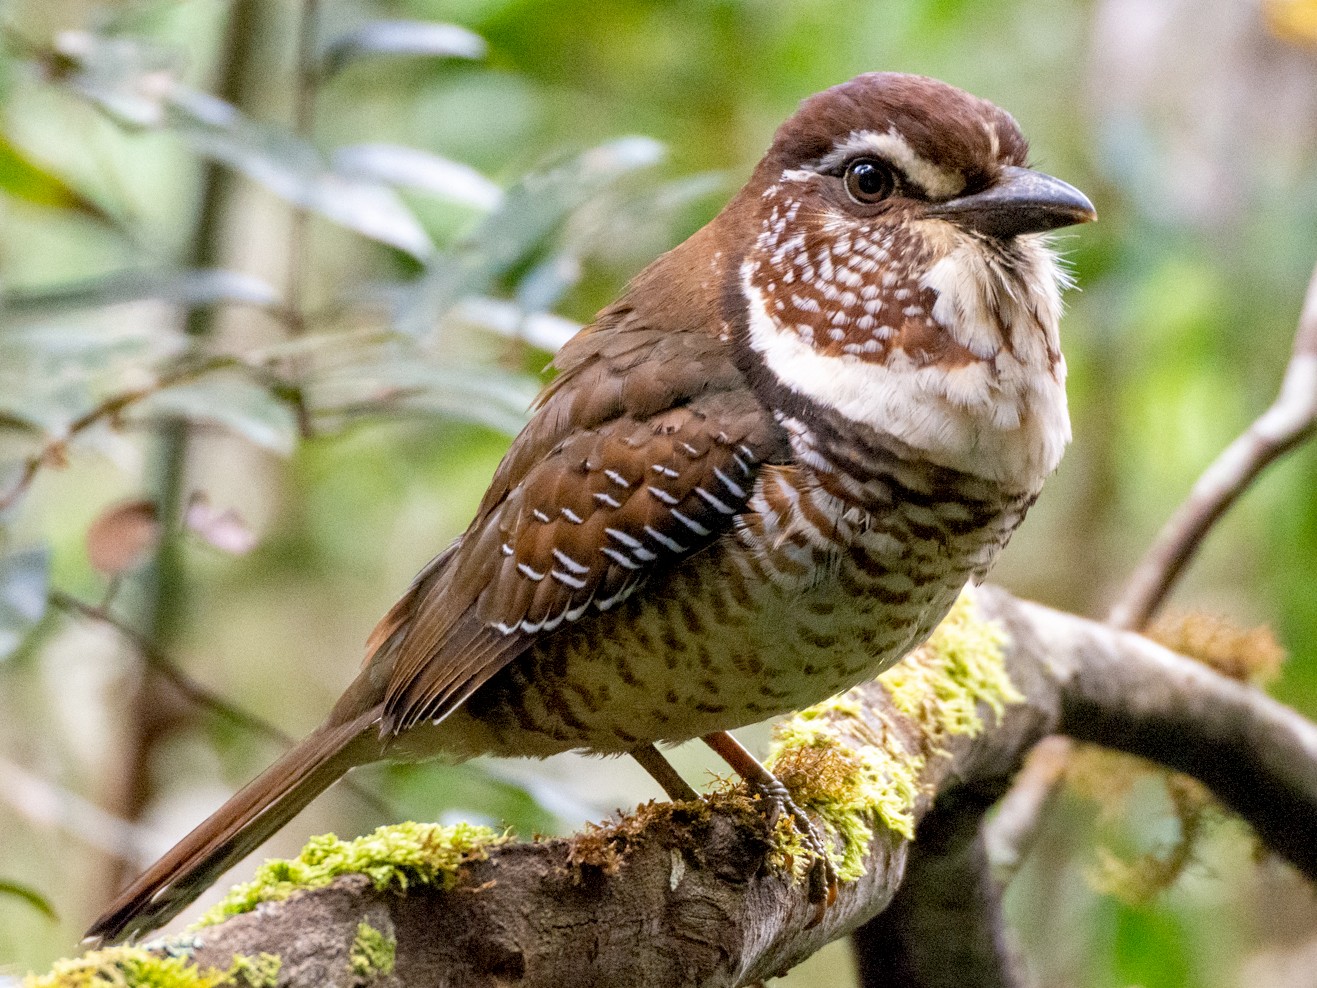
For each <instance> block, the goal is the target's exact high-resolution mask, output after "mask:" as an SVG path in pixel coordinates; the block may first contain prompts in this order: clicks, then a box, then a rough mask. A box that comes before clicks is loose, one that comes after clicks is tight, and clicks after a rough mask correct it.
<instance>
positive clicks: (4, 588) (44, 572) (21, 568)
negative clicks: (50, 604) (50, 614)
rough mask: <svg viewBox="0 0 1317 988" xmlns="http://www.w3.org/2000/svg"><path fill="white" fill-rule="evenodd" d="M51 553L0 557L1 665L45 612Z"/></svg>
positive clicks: (35, 551)
mask: <svg viewBox="0 0 1317 988" xmlns="http://www.w3.org/2000/svg"><path fill="white" fill-rule="evenodd" d="M49 587H50V550H49V549H47V548H45V547H44V546H43V547H39V548H36V549H23V550H20V551H19V552H13V553H10V554H9V555H7V556H0V662H3V661H4V660H5V659H8V658H10V657H11V656H13V654H14V653H15V652H17V651H18V650H19V648H20V647H22V644H23V642H24V641H26V640H27V636H28V633H29V632H31V630H32V629H33V628H34V627H36V624H37V622H38V621H40V620H41V618H42V617H43V616H44V615H45V613H46V602H47V593H48V591H49Z"/></svg>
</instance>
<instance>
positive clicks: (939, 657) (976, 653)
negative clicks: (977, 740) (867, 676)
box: [879, 590, 1023, 736]
mask: <svg viewBox="0 0 1317 988" xmlns="http://www.w3.org/2000/svg"><path fill="white" fill-rule="evenodd" d="M1005 644H1006V632H1005V631H1004V630H1003V629H1002V627H1001V625H999V624H997V623H996V622H994V621H986V620H984V619H983V618H982V617H980V616H979V613H978V608H977V607H976V606H975V604H974V595H973V593H972V592H971V591H969V590H966V591H965V592H964V593H963V594H961V595H960V599H959V600H957V601H956V603H955V606H953V607H952V608H951V613H949V614H948V615H947V616H946V618H945V620H943V622H942V623H941V624H940V625H938V627H937V630H936V631H934V632H933V634H932V635H931V636H930V637H929V639H928V641H927V642H926V643H925V644H924V645H923V646H922V647H921V648H918V649H915V651H914V652H912V653H910V655H908V656H907V657H906V658H905V659H904V660H902V661H901V662H899V663H897V664H896V665H895V666H893V667H892V668H891V669H889V670H887V672H885V673H883V674H882V676H880V677H879V680H880V682H882V684H883V685H884V686H885V687H886V688H887V692H888V693H889V694H891V697H892V703H893V704H894V705H895V706H896V709H898V710H900V711H901V712H902V713H903V714H905V715H906V716H907V717H912V718H914V719H915V720H916V721H918V722H919V723H920V725H921V726H922V727H923V728H925V729H926V730H927V731H929V732H930V733H931V734H932V735H934V736H942V735H949V734H968V735H970V736H973V735H975V734H977V733H978V732H979V731H981V730H983V719H982V718H981V717H980V716H979V705H980V704H986V705H987V706H988V707H989V709H991V710H992V712H993V713H994V714H995V715H997V716H998V717H1000V716H1001V714H1002V712H1003V711H1005V709H1006V706H1007V704H1010V703H1019V702H1020V700H1022V699H1023V697H1022V696H1021V695H1020V691H1019V690H1017V689H1016V688H1015V685H1014V684H1013V683H1012V682H1011V680H1010V677H1009V676H1008V675H1007V674H1006V655H1005V653H1004V652H1003V651H1002V647H1003V646H1004V645H1005Z"/></svg>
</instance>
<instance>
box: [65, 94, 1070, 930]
mask: <svg viewBox="0 0 1317 988" xmlns="http://www.w3.org/2000/svg"><path fill="white" fill-rule="evenodd" d="M1026 162H1027V145H1026V143H1025V140H1024V138H1023V137H1022V136H1021V134H1020V131H1019V129H1018V127H1017V126H1016V124H1015V121H1014V120H1013V119H1012V118H1011V117H1010V115H1009V114H1007V113H1005V112H1004V111H1002V110H1000V109H998V108H997V107H995V106H993V105H992V104H990V103H987V102H985V101H983V100H981V99H978V98H976V97H974V96H971V95H969V94H967V93H964V92H962V91H960V90H958V89H955V88H953V87H951V86H948V85H946V84H944V83H941V82H937V81H935V80H933V79H927V78H922V77H918V76H909V75H896V74H885V73H882V74H880V73H873V74H867V75H862V76H859V77H858V78H855V79H852V80H851V81H850V82H847V83H844V84H842V85H840V86H836V87H834V88H832V89H829V90H827V91H826V92H823V93H820V94H818V95H816V96H813V97H811V98H810V99H808V100H806V101H805V102H804V103H803V104H802V106H801V107H800V110H799V111H798V112H797V113H796V114H795V115H794V116H792V117H791V118H790V119H789V120H787V122H786V123H785V124H783V125H782V127H781V128H780V129H779V130H778V132H777V135H776V136H775V138H774V140H773V144H772V146H771V147H770V148H769V150H768V153H767V154H766V155H765V156H764V158H763V160H762V161H761V162H760V163H759V165H758V166H757V167H756V168H755V171H754V174H753V175H751V177H750V180H749V182H748V183H747V184H746V186H745V187H744V188H743V189H742V190H741V191H740V192H739V193H738V194H737V195H736V197H735V198H734V199H732V201H731V202H730V203H729V204H728V205H727V207H726V208H725V209H724V210H723V211H722V213H720V214H719V215H718V216H717V217H716V218H715V219H714V220H713V221H712V222H711V223H709V224H708V225H707V226H706V227H704V228H703V229H702V230H700V231H699V232H698V233H696V234H695V235H694V236H692V237H691V238H690V239H689V240H687V241H686V242H685V243H683V244H681V245H680V246H679V247H677V248H675V249H674V250H672V251H670V252H669V253H667V254H665V255H664V256H662V257H660V258H659V259H658V260H657V261H655V262H654V263H653V264H651V265H650V266H649V267H648V268H646V269H645V270H644V271H643V272H641V274H640V275H639V276H637V277H636V279H635V280H634V281H633V282H632V283H631V285H630V286H629V287H628V288H627V290H626V292H625V293H624V294H623V296H622V297H621V298H620V299H619V300H618V301H617V302H615V303H614V304H613V305H611V306H609V307H608V308H606V309H604V310H603V311H602V312H601V313H600V314H599V316H598V318H597V319H596V320H595V322H594V323H593V324H592V325H590V326H588V327H587V328H585V329H583V330H582V331H581V332H580V333H578V334H577V335H576V336H575V337H574V338H573V339H572V340H571V341H570V342H569V343H568V344H567V345H566V346H565V347H564V348H563V350H562V352H561V353H559V354H558V356H557V359H556V360H555V362H554V363H555V366H556V367H557V370H558V376H557V377H556V378H555V379H554V380H553V381H552V382H551V383H550V384H549V385H548V387H546V388H545V390H544V392H543V393H542V394H541V396H540V398H539V400H538V402H537V406H536V412H535V415H534V417H533V418H532V419H531V421H530V423H529V424H528V425H527V426H526V428H525V429H524V430H523V431H522V433H521V435H520V436H518V437H517V439H516V441H515V442H514V443H513V444H512V448H511V450H510V451H509V452H508V454H507V456H506V457H505V458H504V460H503V462H502V464H501V465H500V466H499V468H498V471H497V473H495V475H494V479H493V482H492V483H491V484H490V487H489V490H488V492H487V493H486V494H485V497H484V500H483V501H482V502H481V504H480V508H479V510H478V511H477V512H476V516H475V519H474V520H473V521H472V522H471V525H470V527H469V528H467V530H466V532H465V533H464V534H463V535H462V536H461V537H460V538H458V539H457V540H456V541H455V542H454V543H453V544H452V545H450V546H449V547H448V548H447V549H446V550H444V551H443V552H442V553H440V554H439V555H438V556H437V557H435V559H434V560H433V561H431V562H430V563H429V565H427V566H426V567H425V568H424V569H423V570H422V571H421V573H420V575H419V576H417V578H416V580H415V582H414V583H413V584H412V586H411V588H410V589H409V590H408V591H407V593H406V594H405V595H404V596H403V598H402V599H401V600H400V601H399V602H398V603H397V604H396V605H395V606H394V607H393V609H392V610H391V611H390V612H389V613H388V614H387V615H386V616H385V617H384V619H383V620H382V621H381V622H380V624H379V626H378V627H377V628H376V629H375V631H374V633H373V634H372V635H371V638H370V641H369V643H368V646H367V653H366V661H365V664H364V666H363V668H362V670H361V673H360V674H359V675H358V676H357V678H356V679H355V680H354V681H353V683H352V684H351V685H350V686H349V687H348V689H347V692H345V693H344V694H343V697H342V698H341V699H340V700H339V701H338V703H337V705H336V706H335V707H334V709H333V710H332V711H331V712H330V714H329V717H328V719H326V721H325V722H324V724H323V725H322V726H321V727H320V728H318V729H317V730H316V731H315V732H314V733H313V734H311V736H310V737H308V738H307V739H306V740H304V741H303V742H301V744H299V745H298V746H297V747H296V748H294V749H293V750H292V751H290V752H289V753H288V754H286V755H285V756H284V757H283V758H281V759H280V760H279V761H278V762H277V763H275V764H274V765H273V766H272V767H271V768H270V769H268V770H267V771H266V772H265V773H264V774H263V775H261V776H260V777H259V778H257V779H256V780H255V781H254V782H252V783H250V784H249V785H248V786H247V787H246V788H245V789H243V790H242V791H241V792H239V793H238V794H237V795H235V796H234V797H233V798H232V799H230V800H229V801H228V802H227V803H225V804H224V806H222V807H221V808H220V809H219V810H218V811H217V812H216V813H215V814H214V815H213V816H211V817H210V818H209V819H208V820H206V821H205V822H204V823H202V824H201V825H200V826H199V827H198V828H197V829H196V830H194V831H193V832H192V833H191V834H189V835H188V836H187V837H185V838H184V839H183V840H182V841H181V842H180V843H179V844H178V845H177V846H176V847H175V848H174V849H173V850H171V851H170V852H169V853H168V854H166V855H165V856H164V858H162V859H161V860H160V861H159V862H157V863H156V864H155V865H153V866H152V867H151V868H150V869H149V870H148V871H147V872H146V874H144V875H143V876H142V877H141V878H139V879H138V880H137V881H136V882H135V883H134V884H133V885H132V886H131V887H130V888H129V889H127V891H125V892H124V893H123V894H122V895H121V896H120V897H119V898H118V900H117V901H116V902H115V903H114V904H113V905H112V906H111V907H110V909H109V911H108V912H106V914H105V915H104V916H102V917H101V918H100V919H99V920H97V921H96V923H95V925H93V926H92V928H91V930H90V932H89V936H91V937H99V938H106V939H117V938H121V937H124V936H126V935H129V934H132V933H136V932H139V931H143V930H148V929H152V928H154V927H156V926H159V925H160V924H162V923H164V922H165V921H167V920H168V919H170V918H171V917H172V916H174V915H175V914H176V913H178V912H179V910H181V909H182V908H183V907H184V906H186V905H187V904H188V903H189V902H191V901H192V900H193V899H194V898H195V897H196V896H197V895H198V894H199V893H200V892H201V891H202V890H203V889H205V888H206V887H207V886H208V885H209V884H211V883H212V882H213V881H214V880H215V879H216V878H217V877H218V876H219V875H220V874H221V873H222V872H224V871H225V870H226V869H227V868H229V867H230V866H231V865H233V864H234V863H235V862H236V861H238V860H239V859H240V858H242V857H244V856H245V855H247V854H248V853H249V852H251V851H253V850H254V849H255V848H256V847H257V846H259V845H260V844H262V843H263V842H264V841H265V840H266V838H268V837H269V836H270V835H271V834H273V833H274V832H275V831H276V830H278V829H279V828H280V827H282V826H283V825H284V824H285V823H286V822H287V821H288V820H289V819H291V818H292V817H293V816H294V815H295V814H296V813H297V812H298V811H300V810H301V809H302V808H303V807H304V806H306V805H307V803H309V802H310V801H311V800H312V799H313V798H314V797H315V796H316V795H317V794H319V793H320V792H322V791H323V790H324V789H326V788H327V787H328V786H329V785H330V784H331V783H333V782H334V781H335V780H336V779H338V778H339V777H340V776H342V775H343V774H344V773H345V772H347V771H348V770H349V769H351V768H352V767H353V766H356V765H362V764H366V763H368V762H376V761H381V760H404V761H412V760H420V759H426V758H434V757H443V758H447V759H450V760H461V759H466V758H470V757H473V756H476V755H485V754H494V755H506V756H510V755H521V756H531V757H544V756H546V755H552V754H555V753H556V752H560V751H567V750H569V749H578V750H583V751H587V752H593V753H599V754H608V753H619V752H628V753H630V754H632V755H634V756H635V757H636V758H637V759H638V760H639V761H640V763H641V764H642V765H643V766H644V767H645V768H646V769H648V770H649V771H650V773H651V774H652V775H654V777H655V778H656V779H657V780H658V781H659V783H660V784H661V785H662V786H663V788H664V789H665V790H666V791H667V792H668V793H669V794H670V795H672V796H673V797H674V798H676V797H680V798H694V796H695V794H694V792H693V790H691V789H690V787H689V786H687V785H686V784H685V783H684V782H683V781H682V780H681V779H680V777H679V776H678V775H677V774H676V772H675V771H674V770H673V769H672V768H671V767H670V766H669V765H668V764H667V762H666V761H665V760H664V759H663V756H662V755H660V754H659V752H658V749H657V748H656V747H655V744H657V743H674V742H679V741H685V740H687V739H689V738H695V737H703V738H704V740H705V741H707V742H708V743H709V744H710V745H711V746H712V747H713V748H714V750H716V751H717V752H718V753H719V754H720V755H722V756H723V757H724V758H725V759H726V760H727V761H728V762H729V764H731V766H732V767H733V768H734V769H735V770H736V771H737V772H738V773H740V774H741V775H742V776H743V777H744V778H746V779H747V781H748V782H750V783H751V784H752V785H753V786H755V787H757V788H758V789H759V790H760V791H761V792H763V793H764V794H765V795H767V796H769V797H770V798H771V799H772V800H773V801H774V802H775V803H776V804H777V806H778V808H779V809H785V810H786V811H788V812H791V813H792V814H793V815H794V816H795V817H796V818H797V819H798V820H800V821H801V823H802V825H805V824H807V820H806V819H805V818H804V817H803V816H802V815H801V814H800V813H799V811H798V810H796V809H795V807H794V806H792V805H791V804H790V802H789V798H788V797H787V796H786V794H785V790H783V789H782V787H781V786H780V784H778V783H777V782H776V780H775V779H774V778H773V776H772V775H771V774H770V773H769V772H768V771H767V770H766V769H764V768H763V767H762V766H761V765H759V763H758V762H756V761H755V760H754V759H753V758H752V757H751V756H750V755H749V753H748V752H746V751H745V750H744V749H743V748H741V747H740V745H739V744H738V743H737V742H736V741H734V740H733V739H732V737H731V736H730V735H729V734H727V733H725V732H726V731H727V730H728V729H730V728H734V727H739V726H741V725H744V724H750V723H753V722H755V721H760V720H764V719H765V718H767V717H771V716H773V715H775V714H780V713H783V712H786V711H790V710H797V709H799V708H801V707H805V706H808V705H809V704H812V703H815V702H818V701H820V700H823V699H825V698H827V697H829V696H832V695H834V694H836V693H838V692H840V691H842V690H845V689H847V688H849V687H851V686H854V685H855V684H857V683H859V682H861V681H864V680H867V679H870V678H872V677H873V676H875V675H876V674H877V673H879V672H880V671H882V670H883V669H885V668H886V667H888V666H890V665H892V664H893V663H894V662H896V661H897V660H898V659H900V658H901V657H902V656H903V655H905V654H906V653H907V652H908V651H909V650H910V649H912V648H913V647H915V646H916V645H918V644H919V643H921V642H922V641H923V640H924V639H925V638H926V637H927V636H928V634H929V633H930V632H931V631H932V629H933V628H934V627H935V626H936V625H937V623H938V622H939V621H940V620H941V619H942V617H943V616H944V615H945V614H946V612H947V610H948V609H949V608H950V606H951V604H952V602H953V601H954V600H955V599H956V597H957V595H958V594H959V593H960V591H961V588H962V587H963V586H964V585H965V583H966V581H968V580H979V579H981V578H982V577H983V575H984V573H985V572H986V571H987V569H988V568H989V566H991V564H992V562H993V560H994V559H995V558H996V556H997V554H998V552H999V551H1000V550H1001V548H1002V547H1003V546H1004V545H1005V544H1006V541H1007V539H1009V538H1010V535H1011V533H1012V532H1013V531H1014V530H1015V528H1016V526H1017V525H1019V523H1020V521H1021V519H1022V518H1023V517H1024V514H1025V512H1026V511H1027V510H1028V508H1029V506H1030V505H1031V504H1032V503H1033V501H1034V499H1035V498H1036V497H1037V495H1038V492H1039V489H1040V487H1041V485H1042V483H1043V479H1044V478H1045V477H1046V476H1047V475H1048V474H1049V473H1051V471H1052V470H1053V469H1054V468H1055V467H1056V465H1057V462H1058V460H1059V459H1060V457H1061V453H1062V450H1063V449H1064V447H1065V445H1066V443H1067V442H1068V441H1069V438H1070V425H1069V420H1068V417H1067V414H1066V399H1065V388H1064V379H1065V362H1064V360H1063V358H1062V356H1061V351H1060V348H1059V343H1058V335H1057V322H1058V319H1059V316H1060V313H1061V302H1060V291H1061V289H1062V288H1063V287H1064V286H1065V284H1066V276H1065V274H1064V273H1063V272H1062V271H1061V269H1060V267H1059V266H1058V263H1057V259H1056V256H1055V255H1054V254H1053V252H1052V251H1051V250H1050V249H1049V247H1048V243H1047V238H1046V237H1044V236H1040V235H1039V234H1042V233H1044V232H1045V231H1048V230H1053V229H1055V228H1058V227H1062V226H1066V225H1069V224H1073V223H1083V222H1086V221H1088V220H1092V219H1094V218H1095V213H1094V211H1093V207H1092V205H1091V204H1090V203H1089V201H1088V200H1087V199H1086V198H1085V197H1084V196H1083V194H1081V193H1080V192H1079V191H1077V190H1076V189H1074V188H1072V187H1071V186H1069V185H1067V184H1066V183H1064V182H1061V181H1059V180H1058V179H1055V178H1051V177H1049V176H1047V175H1043V174H1040V173H1038V172H1036V171H1032V170H1030V169H1029V168H1028V167H1027V163H1026ZM819 894H820V889H819V888H818V887H817V883H816V886H815V888H814V896H815V898H817V897H818V896H819Z"/></svg>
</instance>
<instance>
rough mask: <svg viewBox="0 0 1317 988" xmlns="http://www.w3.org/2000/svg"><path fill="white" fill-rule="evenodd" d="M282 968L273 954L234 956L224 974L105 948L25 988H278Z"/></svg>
mask: <svg viewBox="0 0 1317 988" xmlns="http://www.w3.org/2000/svg"><path fill="white" fill-rule="evenodd" d="M279 968H280V960H279V958H278V957H276V956H275V955H274V954H259V955H257V956H256V957H244V956H242V955H241V954H235V955H234V958H233V965H232V966H231V967H230V968H229V969H228V970H227V971H220V970H218V969H217V968H205V969H203V968H199V967H197V966H196V965H195V964H193V963H192V961H191V960H190V959H189V958H188V957H186V956H176V955H168V954H160V953H156V952H154V951H150V950H147V949H145V948H144V947H123V946H120V947H107V948H105V949H104V950H93V951H91V952H90V953H88V954H85V955H83V956H82V957H78V958H74V959H72V960H62V961H56V962H55V964H54V966H53V967H52V968H51V971H50V973H49V974H43V975H40V976H38V975H35V974H30V975H28V976H27V978H26V979H25V980H24V981H23V988H274V985H275V982H276V981H277V980H278V978H279Z"/></svg>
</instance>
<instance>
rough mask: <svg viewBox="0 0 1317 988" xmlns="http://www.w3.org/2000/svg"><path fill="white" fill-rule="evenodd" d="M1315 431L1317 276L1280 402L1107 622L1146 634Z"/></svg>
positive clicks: (1227, 457) (1235, 449)
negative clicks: (1220, 532)
mask: <svg viewBox="0 0 1317 988" xmlns="http://www.w3.org/2000/svg"><path fill="white" fill-rule="evenodd" d="M1314 429H1317V269H1314V271H1313V274H1312V280H1311V281H1310V282H1309V283H1308V293H1307V298H1306V299H1305V300H1304V303H1303V311H1302V313H1301V314H1300V316H1299V327H1298V331H1297V332H1296V334H1295V337H1294V349H1293V355H1292V356H1291V358H1290V362H1289V366H1288V367H1287V368H1286V371H1285V378H1284V380H1283V382H1282V383H1281V388H1280V394H1279V395H1278V396H1277V397H1276V400H1275V402H1273V403H1272V405H1271V407H1270V408H1268V409H1267V410H1266V411H1265V412H1263V413H1262V415H1261V416H1260V417H1259V418H1258V419H1257V420H1256V421H1254V422H1253V424H1252V425H1250V426H1249V427H1248V428H1247V429H1246V430H1245V431H1244V433H1243V434H1242V435H1241V436H1240V437H1239V438H1238V439H1236V440H1235V441H1234V442H1233V443H1231V444H1230V445H1229V446H1227V447H1226V449H1225V450H1224V451H1223V452H1222V453H1221V455H1220V456H1218V457H1217V458H1216V460H1215V461H1213V463H1212V465H1211V466H1209V467H1208V468H1207V469H1206V470H1204V471H1203V474H1202V476H1201V477H1199V478H1198V482H1197V483H1196V484H1194V486H1193V490H1192V491H1190V493H1189V497H1188V498H1187V499H1186V500H1185V502H1184V504H1182V505H1181V506H1180V507H1179V508H1178V509H1177V510H1176V512H1175V514H1174V515H1172V516H1171V518H1170V520H1169V521H1168V522H1167V523H1166V525H1165V526H1164V527H1163V528H1162V530H1161V532H1160V534H1159V535H1158V536H1157V539H1156V541H1154V542H1153V544H1152V546H1151V547H1150V548H1149V549H1148V551H1147V553H1146V554H1145V555H1144V557H1143V560H1142V561H1141V562H1140V563H1139V565H1138V566H1137V567H1136V568H1135V570H1134V575H1133V576H1131V577H1130V580H1129V583H1128V584H1127V585H1126V587H1125V592H1124V593H1123V594H1122V595H1121V597H1120V600H1118V601H1117V602H1116V605H1115V606H1114V607H1113V608H1112V609H1111V614H1110V615H1109V616H1108V620H1109V621H1110V622H1111V623H1112V624H1113V625H1115V626H1116V627H1118V628H1133V629H1136V630H1137V629H1141V628H1144V627H1146V626H1147V624H1148V620H1149V619H1150V618H1151V617H1152V615H1153V613H1154V612H1155V611H1156V610H1157V608H1158V607H1160V606H1161V604H1162V601H1164V600H1165V599H1166V595H1167V594H1168V593H1170V591H1171V588H1172V587H1173V586H1174V585H1175V581H1176V580H1177V579H1178V578H1179V576H1180V573H1181V572H1183V570H1184V567H1185V565H1186V564H1187V563H1188V562H1189V560H1190V559H1191V558H1193V555H1194V553H1195V552H1197V551H1198V547H1199V546H1200V545H1202V542H1203V539H1204V538H1205V537H1206V535H1207V533H1208V531H1209V530H1210V529H1211V527H1212V526H1213V525H1214V524H1215V523H1216V521H1217V520H1218V519H1219V518H1220V517H1221V516H1222V515H1223V514H1225V512H1226V511H1227V510H1229V508H1230V506H1231V505H1233V504H1234V503H1235V501H1236V500H1238V498H1239V496H1240V495H1241V494H1243V493H1244V491H1245V490H1246V489H1247V488H1248V486H1249V485H1250V484H1251V483H1253V481H1254V479H1256V478H1257V476H1258V474H1260V473H1261V472H1262V471H1263V470H1265V469H1266V468H1267V466H1268V465H1269V464H1271V463H1272V462H1274V461H1275V460H1276V459H1278V458H1279V457H1281V456H1283V455H1284V454H1286V453H1287V452H1289V451H1290V450H1292V449H1294V448H1295V447H1296V446H1298V445H1299V444H1300V443H1302V442H1303V441H1304V440H1305V439H1307V438H1308V437H1309V436H1311V435H1312V434H1313V431H1314Z"/></svg>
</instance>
